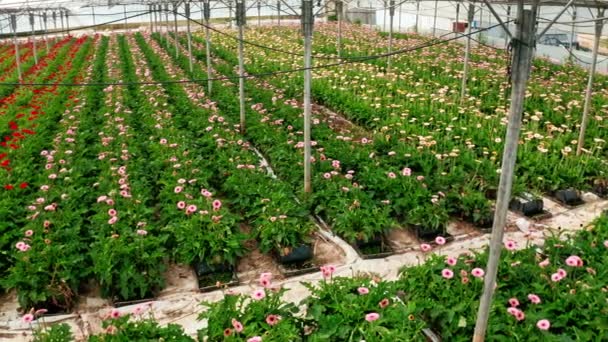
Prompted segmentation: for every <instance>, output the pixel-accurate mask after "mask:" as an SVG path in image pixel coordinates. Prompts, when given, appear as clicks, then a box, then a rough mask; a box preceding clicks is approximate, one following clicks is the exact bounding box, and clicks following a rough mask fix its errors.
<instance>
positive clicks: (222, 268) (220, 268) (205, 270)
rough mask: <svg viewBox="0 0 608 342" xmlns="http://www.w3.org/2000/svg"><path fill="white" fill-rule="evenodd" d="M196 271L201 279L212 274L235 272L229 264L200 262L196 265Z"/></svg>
mask: <svg viewBox="0 0 608 342" xmlns="http://www.w3.org/2000/svg"><path fill="white" fill-rule="evenodd" d="M194 271H195V272H196V275H197V276H199V277H200V276H204V275H208V274H211V273H226V272H233V271H234V267H233V266H232V265H230V264H229V263H227V262H225V263H221V264H209V263H207V262H205V261H200V262H197V263H194Z"/></svg>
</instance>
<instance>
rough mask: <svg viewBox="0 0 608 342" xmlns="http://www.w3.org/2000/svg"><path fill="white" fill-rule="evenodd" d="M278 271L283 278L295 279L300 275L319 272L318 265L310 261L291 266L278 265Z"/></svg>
mask: <svg viewBox="0 0 608 342" xmlns="http://www.w3.org/2000/svg"><path fill="white" fill-rule="evenodd" d="M278 267H279V271H281V274H283V276H284V277H285V278H289V277H295V276H299V275H302V274H307V273H314V272H318V271H319V265H317V264H315V263H314V262H313V261H312V260H309V261H304V262H302V263H292V264H284V265H283V264H279V265H278Z"/></svg>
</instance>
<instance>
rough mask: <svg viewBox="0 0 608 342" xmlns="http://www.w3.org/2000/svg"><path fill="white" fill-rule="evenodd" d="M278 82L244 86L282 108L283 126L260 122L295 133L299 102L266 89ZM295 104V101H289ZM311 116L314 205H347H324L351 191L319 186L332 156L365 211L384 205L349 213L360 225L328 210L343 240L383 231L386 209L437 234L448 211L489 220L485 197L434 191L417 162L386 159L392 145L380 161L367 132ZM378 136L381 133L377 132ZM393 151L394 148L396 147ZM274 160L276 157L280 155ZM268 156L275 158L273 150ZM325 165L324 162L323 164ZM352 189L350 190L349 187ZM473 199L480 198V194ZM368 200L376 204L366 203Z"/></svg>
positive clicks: (262, 100) (267, 103)
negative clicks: (356, 132)
mask: <svg viewBox="0 0 608 342" xmlns="http://www.w3.org/2000/svg"><path fill="white" fill-rule="evenodd" d="M220 49H221V47H217V46H216V48H215V52H217V53H218V54H219V55H220V56H221V57H223V58H225V59H228V60H230V62H234V56H231V55H229V54H228V55H227V52H226V51H225V50H223V51H221V50H220ZM229 64H231V63H229ZM215 67H216V68H222V66H221V65H215ZM223 68H224V71H225V72H226V75H228V73H229V68H228V67H226V66H224V67H223ZM252 83H255V81H249V80H248V84H249V85H251V84H252ZM271 84H272V85H274V87H271ZM278 87H280V86H277V84H276V83H273V82H272V81H269V82H268V83H266V84H259V83H258V84H256V85H254V86H250V87H249V88H248V89H247V90H248V94H254V95H255V97H254V99H255V101H260V103H262V104H264V107H263V108H266V107H267V108H269V109H271V110H270V112H271V113H272V112H273V110H272V109H273V108H277V109H280V114H281V115H283V116H282V117H281V119H280V120H281V121H284V122H283V124H282V125H272V123H273V120H268V119H267V118H263V119H262V120H261V122H264V120H265V121H266V125H268V126H270V127H272V128H273V129H274V131H278V130H283V131H284V132H287V133H288V134H289V131H288V130H287V129H286V128H289V127H293V132H298V131H299V130H300V129H301V128H302V120H301V119H300V114H301V109H300V106H299V102H298V101H297V100H295V99H289V98H288V97H286V95H284V92H282V91H280V90H275V93H273V92H272V91H270V90H268V89H269V88H273V89H280V88H278ZM277 98H285V99H288V100H285V99H284V100H282V101H276V99H277ZM273 99H275V101H273ZM294 103H295V106H294V105H293V104H294ZM256 119H257V117H256V116H254V119H253V120H252V119H250V120H249V121H250V123H249V126H250V129H249V131H251V127H252V123H251V122H255V120H256ZM313 120H314V122H315V125H314V126H313V140H314V141H315V143H316V144H317V145H316V146H315V149H316V150H317V151H321V153H319V154H318V155H317V154H315V155H314V156H315V158H317V157H318V158H319V159H320V160H321V161H320V162H318V164H319V165H320V166H321V168H320V169H319V172H320V173H319V176H320V177H319V180H320V182H319V183H320V185H317V184H315V185H317V187H316V188H315V193H316V195H317V196H319V204H318V205H319V206H323V208H325V207H330V208H338V209H337V210H348V209H347V208H348V206H344V205H341V206H336V205H331V204H328V202H329V203H331V201H328V200H327V199H328V197H329V196H334V197H336V196H341V197H346V198H348V196H349V194H348V193H347V194H344V192H345V191H344V190H343V189H344V184H342V185H340V186H338V187H336V188H335V189H328V190H329V191H327V192H324V191H323V190H324V189H323V185H324V184H326V183H327V180H326V179H324V178H325V177H324V175H325V173H327V172H328V171H330V170H332V169H333V167H332V166H331V165H332V164H333V163H336V162H335V160H337V161H339V162H338V163H339V164H340V165H341V166H342V165H343V166H342V167H343V169H342V170H344V169H345V170H349V171H350V172H349V173H348V175H346V178H347V179H348V178H351V182H352V183H351V182H349V183H350V184H349V183H347V185H346V186H347V187H349V188H350V187H351V186H352V185H355V184H356V185H360V187H359V188H358V189H361V188H363V191H364V192H365V194H364V195H366V196H368V197H369V198H370V199H371V200H372V201H371V202H370V201H367V203H365V202H363V201H361V202H363V205H362V206H361V207H362V208H365V210H368V211H369V210H378V207H380V208H382V207H384V208H386V209H385V210H384V213H377V214H376V215H373V214H371V215H370V214H369V213H368V212H365V213H362V215H361V216H359V217H352V219H353V220H354V222H362V224H361V225H358V224H357V225H354V224H352V222H351V223H347V224H345V225H343V226H341V225H340V223H342V222H340V221H335V222H334V220H339V219H338V218H342V217H345V215H344V214H343V213H332V214H330V215H327V217H328V221H329V222H331V223H332V224H333V228H334V230H335V231H337V232H338V233H340V234H341V235H342V236H345V237H346V238H347V239H349V240H351V241H353V240H354V239H355V238H359V239H364V240H368V239H370V238H372V237H373V236H374V235H377V234H378V233H381V232H382V231H383V230H386V229H387V228H390V227H391V222H389V223H388V224H387V219H386V218H385V219H384V220H378V219H377V216H378V214H380V215H384V216H385V217H387V214H390V216H392V217H393V218H397V219H400V220H401V222H407V223H410V224H412V225H415V226H417V227H418V230H420V231H421V232H422V231H427V232H428V231H430V232H431V233H433V232H434V233H435V234H436V233H437V232H440V233H443V229H445V224H446V222H447V220H448V218H449V217H448V210H451V211H457V212H460V213H470V214H471V216H473V214H476V213H479V215H477V216H478V217H476V220H475V222H478V223H479V222H481V221H482V220H483V219H485V220H487V218H488V216H490V215H491V211H490V210H491V207H490V205H489V202H488V201H487V200H486V199H485V198H483V196H481V198H480V200H476V201H472V202H470V203H464V201H461V198H460V197H461V196H459V194H458V193H457V192H454V193H453V194H452V193H451V190H452V189H450V188H449V187H445V186H444V187H443V188H440V189H436V190H435V191H433V189H432V188H430V187H429V186H428V185H427V183H428V181H426V180H425V177H424V176H423V175H424V174H428V173H424V172H420V171H424V170H415V169H414V166H415V165H410V164H408V163H407V162H402V163H401V164H400V165H399V164H398V162H396V163H392V162H391V161H390V160H391V159H393V158H398V157H396V156H395V155H396V154H397V152H395V151H392V152H391V151H390V150H389V151H388V152H385V155H386V157H387V158H386V160H388V161H383V160H382V159H384V158H383V154H382V153H381V151H378V149H377V148H376V147H375V146H374V145H375V144H376V145H377V143H376V142H375V140H372V139H371V137H372V135H371V134H370V135H369V136H368V137H370V138H369V139H368V138H367V137H365V136H363V137H361V136H355V135H354V134H348V133H346V134H344V133H337V132H336V131H334V128H332V127H330V123H329V122H328V119H327V118H325V117H323V116H320V115H319V116H315V118H314V119H313ZM252 134H253V133H252ZM283 134H285V133H283ZM264 135H267V134H263V133H262V134H260V138H259V139H260V141H262V142H263V140H261V137H263V136H264ZM273 135H274V136H276V133H274V132H273ZM288 139H290V138H288ZM288 139H286V140H288ZM374 139H375V138H374ZM378 139H382V138H380V137H378ZM396 151H398V149H397V150H396ZM288 153H289V152H288ZM325 158H327V161H325V162H324V161H323V159H325ZM276 159H279V160H280V158H276ZM271 161H272V162H273V163H274V160H273V158H272V155H271ZM315 164H316V163H315ZM323 165H327V166H325V168H322V166H323ZM328 166H329V167H328ZM279 170H280V169H279ZM284 170H285V174H288V172H291V173H292V174H293V173H295V172H299V173H300V175H301V170H293V168H291V169H289V170H288V169H287V167H285V168H284ZM295 175H296V177H292V178H290V180H291V181H292V182H293V184H296V186H299V184H300V182H301V177H300V176H299V175H297V173H296V174H295ZM454 176H457V175H454ZM431 184H432V183H431ZM319 187H320V189H319ZM350 189H351V190H353V189H352V188H350ZM336 190H337V191H336ZM355 190H357V189H355ZM349 192H350V191H349ZM446 194H447V195H446ZM453 197H455V198H453ZM471 197H472V196H471ZM329 198H331V197H329ZM477 198H479V196H478V197H477ZM370 203H375V204H371V205H370ZM349 205H350V203H349ZM465 205H468V206H469V207H468V208H467V207H465ZM451 208H454V209H451ZM380 210H382V209H380ZM324 214H327V213H324ZM365 217H368V218H369V221H370V222H371V223H370V222H368V221H367V220H365ZM389 220H390V219H389ZM374 222H375V223H374ZM363 227H366V228H369V229H370V231H367V232H366V231H365V230H364V229H363ZM357 234H359V236H358V237H357V236H356V235H357Z"/></svg>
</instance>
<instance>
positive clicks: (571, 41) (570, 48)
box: [568, 6, 576, 58]
mask: <svg viewBox="0 0 608 342" xmlns="http://www.w3.org/2000/svg"><path fill="white" fill-rule="evenodd" d="M575 21H576V6H572V27H570V46H569V47H568V50H570V56H568V58H572V46H573V45H574V22H575Z"/></svg>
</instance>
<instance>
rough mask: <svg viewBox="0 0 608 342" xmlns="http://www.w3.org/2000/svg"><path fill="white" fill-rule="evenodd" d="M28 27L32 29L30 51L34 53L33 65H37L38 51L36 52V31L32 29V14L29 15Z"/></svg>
mask: <svg viewBox="0 0 608 342" xmlns="http://www.w3.org/2000/svg"><path fill="white" fill-rule="evenodd" d="M30 26H31V27H32V51H33V52H34V63H35V64H38V51H37V50H36V29H35V28H34V13H30Z"/></svg>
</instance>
